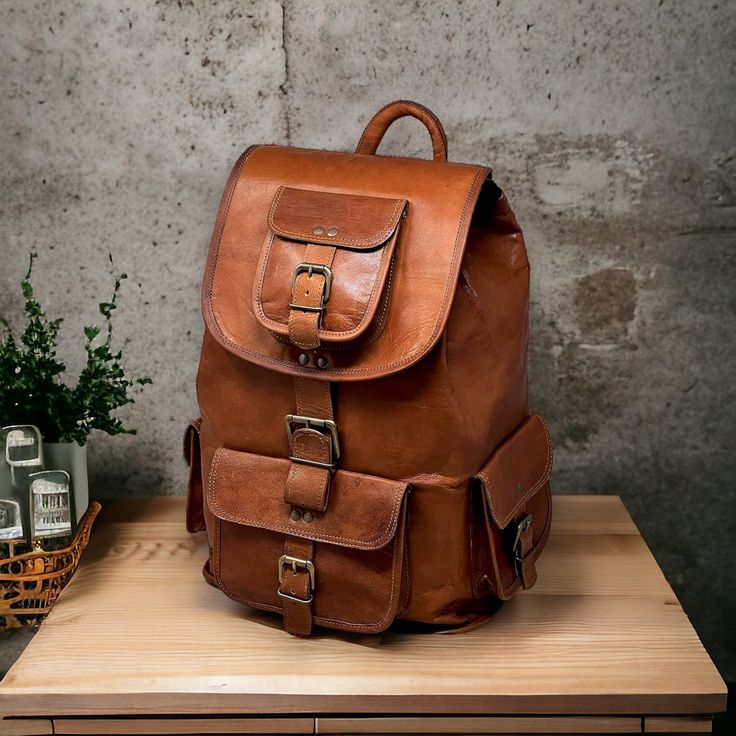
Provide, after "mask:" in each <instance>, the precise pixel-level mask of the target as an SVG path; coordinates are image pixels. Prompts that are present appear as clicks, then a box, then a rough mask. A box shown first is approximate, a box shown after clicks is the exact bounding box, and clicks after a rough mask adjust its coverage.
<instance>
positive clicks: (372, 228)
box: [268, 187, 406, 250]
mask: <svg viewBox="0 0 736 736" xmlns="http://www.w3.org/2000/svg"><path fill="white" fill-rule="evenodd" d="M405 208H406V200H405V199H390V198H387V197H365V196H361V195H357V194H335V193H332V192H320V191H314V190H310V189H295V188H293V187H279V189H278V191H277V192H276V196H275V197H274V199H273V204H272V205H271V210H270V212H269V213H268V224H269V227H270V228H271V230H273V232H275V233H276V234H277V235H280V236H281V237H283V238H287V239H290V240H299V241H302V242H309V243H318V244H323V245H335V246H338V247H342V248H352V249H357V250H364V249H370V248H376V247H377V246H379V245H381V244H382V243H385V242H386V241H387V240H388V239H389V237H390V235H391V233H392V232H393V231H394V230H395V229H396V225H397V224H398V222H399V218H400V217H401V215H402V214H403V212H404V209H405Z"/></svg>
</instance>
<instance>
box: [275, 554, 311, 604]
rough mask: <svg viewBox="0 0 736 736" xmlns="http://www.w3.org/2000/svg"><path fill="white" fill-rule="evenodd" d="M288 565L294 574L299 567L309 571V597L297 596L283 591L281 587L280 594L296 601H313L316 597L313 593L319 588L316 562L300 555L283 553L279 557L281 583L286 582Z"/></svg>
mask: <svg viewBox="0 0 736 736" xmlns="http://www.w3.org/2000/svg"><path fill="white" fill-rule="evenodd" d="M287 565H290V566H291V569H292V570H293V571H294V574H296V573H297V571H298V570H299V569H302V570H306V571H307V574H308V575H309V598H297V597H296V596H295V595H289V594H288V593H283V592H282V591H281V590H280V589H279V590H278V591H277V592H278V594H279V595H280V596H281V597H282V598H288V599H289V600H290V601H296V602H297V603H311V602H312V600H313V599H314V596H313V595H312V593H313V591H314V590H316V589H317V585H316V582H315V574H314V564H313V563H312V562H311V561H310V560H302V559H301V558H299V557H292V556H291V555H281V557H279V583H283V582H284V571H285V568H286V567H287Z"/></svg>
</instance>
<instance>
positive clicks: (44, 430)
mask: <svg viewBox="0 0 736 736" xmlns="http://www.w3.org/2000/svg"><path fill="white" fill-rule="evenodd" d="M35 258H36V254H35V253H32V254H31V256H30V263H29V266H28V271H27V273H26V275H25V277H24V278H23V279H22V280H21V284H20V286H21V292H22V296H23V298H24V299H25V306H24V313H25V320H26V323H25V327H24V328H23V330H22V332H20V333H19V334H16V333H14V332H13V330H12V329H11V327H10V325H9V324H8V322H7V321H6V320H4V319H3V318H2V317H0V428H3V427H4V428H6V432H5V437H7V434H8V431H7V428H8V427H14V426H18V425H24V426H26V427H28V426H30V430H28V431H27V432H26V436H27V437H28V439H27V442H28V443H32V442H33V436H34V427H35V428H38V431H39V432H40V435H41V438H42V443H43V444H42V450H43V453H42V454H43V465H44V467H45V468H46V469H53V470H55V471H60V472H62V473H64V472H65V473H68V476H69V478H70V479H71V488H72V493H73V497H74V506H75V508H74V509H73V511H75V513H72V516H73V517H76V518H74V519H73V521H74V522H76V521H79V519H80V518H81V516H82V514H83V513H84V512H85V510H86V508H87V504H88V500H89V493H88V485H87V454H86V444H85V443H86V441H87V437H88V435H89V433H90V432H91V431H92V430H93V429H100V430H102V431H103V432H107V433H108V434H111V435H115V434H122V433H127V434H133V433H134V432H135V430H132V429H128V428H127V427H125V425H124V424H123V422H122V421H121V420H120V419H119V418H118V417H116V416H115V415H114V412H115V410H116V409H119V408H120V407H122V406H125V405H126V404H130V403H132V402H133V397H132V396H131V389H132V388H133V386H135V385H144V384H147V383H151V379H150V378H148V377H146V376H144V377H140V378H134V379H131V378H129V377H128V376H127V375H126V373H125V371H124V369H123V366H122V364H121V360H122V353H121V351H115V350H114V349H113V347H112V313H113V311H114V310H115V309H116V308H117V298H118V292H119V290H120V286H121V284H122V282H123V280H124V279H126V278H127V276H126V274H124V273H123V274H120V275H119V276H118V277H116V278H115V281H114V288H113V292H112V296H111V298H110V300H109V301H104V302H101V303H100V304H99V311H100V314H101V315H102V317H103V318H104V325H103V327H100V326H88V327H84V349H85V352H86V363H85V365H84V368H83V369H82V371H81V373H80V374H79V376H78V377H77V380H76V381H75V383H74V385H69V384H67V383H66V382H65V380H64V372H65V370H66V367H65V365H64V363H63V362H62V361H61V360H60V359H59V358H58V357H57V354H56V352H57V338H58V333H59V327H60V325H61V322H62V320H61V319H53V320H51V319H48V318H47V317H46V314H45V312H44V311H43V309H42V308H41V305H40V303H39V301H38V300H37V299H36V297H35V295H34V292H33V285H32V282H31V275H32V271H33V262H34V260H35ZM110 262H111V263H112V256H110ZM15 434H16V435H20V436H21V439H22V433H21V432H20V431H18V430H16V431H15ZM19 444H22V442H21V441H19ZM0 452H2V453H3V456H4V455H5V453H6V447H5V443H3V446H2V447H0ZM38 454H40V450H39V453H38ZM19 464H20V465H22V462H21V463H19ZM14 469H15V468H12V467H10V466H9V465H8V463H7V462H6V461H5V457H2V458H0V498H8V497H9V496H10V494H11V490H10V489H11V486H12V478H11V471H12V470H14ZM17 486H18V484H17V483H16V484H15V487H16V491H17ZM11 503H12V502H11ZM27 504H28V501H27V499H26V505H27ZM25 513H26V514H28V513H29V512H28V510H27V509H26V512H25ZM28 541H30V539H29V540H28Z"/></svg>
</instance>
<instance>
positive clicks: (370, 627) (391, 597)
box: [215, 519, 408, 631]
mask: <svg viewBox="0 0 736 736" xmlns="http://www.w3.org/2000/svg"><path fill="white" fill-rule="evenodd" d="M221 527H222V522H221V520H220V519H217V529H218V535H217V537H216V539H215V557H216V559H217V560H218V562H217V565H216V567H217V573H216V575H215V580H216V582H217V584H218V586H219V587H220V589H221V590H222V591H223V592H224V593H225V595H227V596H228V597H229V598H232V599H233V600H234V601H237V602H238V603H245V604H246V605H249V606H252V607H253V608H260V609H263V610H267V611H273V612H275V613H281V614H282V615H284V616H285V615H286V614H285V611H286V607H285V606H284V607H282V608H279V607H278V606H272V605H271V604H269V603H256V602H255V601H251V600H249V599H247V598H244V597H242V596H239V595H236V594H235V593H232V592H231V591H230V590H228V588H227V586H226V585H225V583H224V582H223V581H222V578H221V577H220V575H219V549H220V547H221V539H220V530H221ZM313 541H314V540H313ZM403 549H404V555H406V554H407V553H408V552H407V548H406V541H405V540H404V544H403ZM391 554H392V558H393V563H394V564H393V565H392V567H391V591H390V593H389V599H388V607H387V608H386V610H385V611H384V613H383V614H382V615H381V618H380V619H379V620H378V621H377V622H376V623H373V624H366V623H358V624H354V623H348V622H347V621H342V620H340V619H329V618H325V617H323V616H313V620H314V621H315V622H316V623H320V624H332V625H333V626H340V627H343V628H347V629H366V630H369V631H375V630H377V629H380V628H382V627H383V625H384V624H385V623H386V621H387V620H388V619H389V618H390V617H391V609H392V608H393V604H394V593H395V590H396V570H397V567H399V568H401V567H402V566H401V565H398V566H397V563H396V540H394V543H393V550H392V553H391Z"/></svg>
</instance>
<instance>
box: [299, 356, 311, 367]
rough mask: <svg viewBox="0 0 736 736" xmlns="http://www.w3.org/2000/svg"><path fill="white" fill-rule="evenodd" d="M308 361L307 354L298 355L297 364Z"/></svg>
mask: <svg viewBox="0 0 736 736" xmlns="http://www.w3.org/2000/svg"><path fill="white" fill-rule="evenodd" d="M308 363H309V356H308V355H307V354H306V353H301V354H300V355H299V365H307V364H308Z"/></svg>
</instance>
